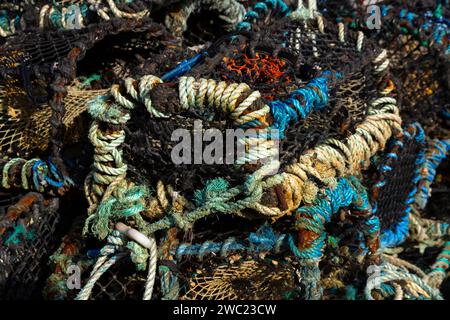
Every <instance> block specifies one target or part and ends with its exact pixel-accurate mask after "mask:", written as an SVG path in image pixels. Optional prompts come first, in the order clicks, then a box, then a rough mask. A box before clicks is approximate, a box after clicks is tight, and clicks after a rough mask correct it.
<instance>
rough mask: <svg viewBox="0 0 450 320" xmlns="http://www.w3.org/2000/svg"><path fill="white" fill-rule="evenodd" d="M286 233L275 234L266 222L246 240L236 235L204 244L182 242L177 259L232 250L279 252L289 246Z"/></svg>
mask: <svg viewBox="0 0 450 320" xmlns="http://www.w3.org/2000/svg"><path fill="white" fill-rule="evenodd" d="M286 239H287V237H286V235H285V234H275V232H274V231H273V229H272V228H271V227H270V226H269V225H268V224H267V223H266V224H264V225H262V226H261V227H260V228H259V229H258V230H257V231H256V232H255V233H253V232H252V233H250V234H249V236H248V238H247V239H246V240H245V241H238V240H236V239H235V238H234V237H231V238H228V239H226V240H225V241H223V242H211V241H206V242H204V243H202V244H180V245H179V246H178V248H177V249H176V252H174V253H173V254H175V255H176V256H177V259H180V258H181V257H182V256H197V257H198V258H199V259H203V258H204V257H205V256H206V255H208V254H212V253H220V255H221V256H222V257H226V256H228V255H229V253H230V252H236V251H237V252H247V253H259V252H267V251H274V252H279V251H281V249H282V248H286V247H287V242H286Z"/></svg>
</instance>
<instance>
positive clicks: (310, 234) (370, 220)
mask: <svg viewBox="0 0 450 320" xmlns="http://www.w3.org/2000/svg"><path fill="white" fill-rule="evenodd" d="M349 206H351V207H352V209H353V210H354V211H356V212H357V216H363V217H365V227H364V228H363V230H362V233H363V235H364V236H365V237H366V239H367V247H369V248H370V250H371V252H372V253H374V252H376V250H377V249H378V241H379V240H378V236H379V232H380V222H379V220H378V217H377V216H375V215H372V207H371V205H370V204H369V199H368V196H367V192H366V190H365V189H364V187H363V186H362V185H361V184H360V183H359V181H358V180H357V179H356V178H355V177H350V178H348V179H345V178H340V179H339V180H338V184H337V186H336V187H335V188H328V189H326V190H325V192H324V194H323V195H321V196H320V197H318V198H317V199H316V200H315V201H314V202H313V205H309V206H304V207H300V208H298V209H297V213H296V223H295V228H296V229H297V230H299V243H298V245H295V243H294V239H293V238H292V236H290V237H289V246H290V248H291V251H292V252H293V253H294V255H295V256H296V258H297V259H298V260H299V263H300V265H301V269H300V272H301V279H302V280H301V283H302V285H303V286H304V288H305V297H306V299H308V300H317V299H320V298H321V296H322V289H321V287H320V285H319V281H320V269H319V262H320V259H321V258H322V255H323V249H324V247H325V239H326V232H325V224H326V223H327V222H329V221H330V219H331V217H332V216H333V215H334V214H336V213H337V212H338V211H339V209H340V208H342V207H349Z"/></svg>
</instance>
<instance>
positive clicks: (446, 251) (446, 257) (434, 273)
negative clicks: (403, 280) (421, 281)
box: [425, 241, 450, 288]
mask: <svg viewBox="0 0 450 320" xmlns="http://www.w3.org/2000/svg"><path fill="white" fill-rule="evenodd" d="M449 266H450V241H447V242H446V243H445V245H444V248H443V250H442V252H441V253H440V254H439V255H438V257H437V258H436V262H435V263H434V264H433V265H432V266H431V272H430V273H428V274H427V275H426V277H425V281H426V282H427V283H428V284H429V285H430V286H431V287H433V288H439V287H440V286H441V284H442V282H443V281H444V279H445V276H446V272H447V270H448V267H449Z"/></svg>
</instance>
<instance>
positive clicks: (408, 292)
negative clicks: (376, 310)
mask: <svg viewBox="0 0 450 320" xmlns="http://www.w3.org/2000/svg"><path fill="white" fill-rule="evenodd" d="M379 268H380V275H379V276H376V277H369V278H368V280H367V283H366V288H365V296H366V298H367V299H368V300H374V298H373V296H372V291H373V290H374V289H377V288H380V285H383V284H387V283H389V282H394V281H395V282H396V283H397V285H399V286H400V287H401V288H402V290H403V298H406V299H411V298H419V297H424V298H426V299H435V300H443V298H442V296H441V294H440V293H439V291H437V290H436V289H434V288H432V287H430V286H429V285H428V284H427V283H426V282H425V281H424V280H423V279H422V278H420V277H419V276H417V275H415V274H412V273H410V272H409V271H408V270H407V269H406V268H404V267H399V266H396V265H394V264H392V263H389V262H384V263H382V264H381V265H380V266H379ZM394 294H395V291H394ZM395 295H396V297H397V298H399V297H398V294H395Z"/></svg>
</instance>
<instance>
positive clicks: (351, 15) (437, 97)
mask: <svg viewBox="0 0 450 320" xmlns="http://www.w3.org/2000/svg"><path fill="white" fill-rule="evenodd" d="M373 10H377V11H376V12H377V14H379V16H380V18H379V27H377V28H375V27H373V26H369V20H370V19H371V18H370V17H371V16H372V17H374V15H373V12H375V11H373ZM448 14H449V13H448V2H447V1H408V2H405V1H379V2H377V3H376V4H375V6H374V5H372V4H365V5H363V4H352V3H351V2H350V1H348V2H346V1H336V2H335V1H327V10H326V11H325V12H324V15H325V16H326V17H328V18H330V19H336V20H337V21H342V23H344V24H345V25H346V27H348V28H350V29H352V28H353V29H355V28H362V29H363V30H364V32H365V34H366V35H367V36H368V37H370V38H372V39H373V40H374V41H375V42H377V43H379V44H380V45H381V46H382V47H384V48H386V49H388V50H389V52H390V53H391V58H390V60H391V65H392V75H393V81H394V83H395V91H394V92H396V93H397V97H398V99H399V103H400V106H401V108H402V115H403V117H405V118H406V119H410V120H411V121H414V119H418V118H421V119H423V120H422V124H423V125H424V127H425V130H428V127H431V128H433V129H432V130H433V132H434V133H435V134H444V135H445V133H442V129H437V127H442V126H443V127H446V128H448V126H447V125H446V124H445V120H443V114H446V110H447V108H448V106H447V104H446V103H443V101H447V100H448V96H447V94H448V89H447V88H448V76H447V75H448V67H449V58H448V53H449V52H448V43H449V36H448V26H447V25H446V19H447V18H446V17H448ZM372 20H373V19H372ZM435 123H439V125H438V126H436V125H435ZM435 129H437V131H436V130H435ZM437 132H440V133H437Z"/></svg>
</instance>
